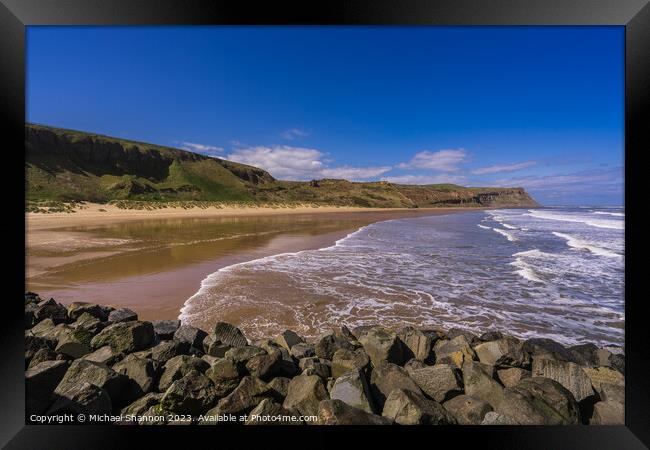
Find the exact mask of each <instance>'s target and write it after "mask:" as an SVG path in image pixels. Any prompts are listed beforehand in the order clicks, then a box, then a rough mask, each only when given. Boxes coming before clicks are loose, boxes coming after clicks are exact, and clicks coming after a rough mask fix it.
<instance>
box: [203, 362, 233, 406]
mask: <svg viewBox="0 0 650 450" xmlns="http://www.w3.org/2000/svg"><path fill="white" fill-rule="evenodd" d="M205 375H206V376H207V377H208V378H210V380H212V383H213V384H214V387H215V389H216V393H217V397H219V398H221V397H225V396H226V395H228V394H230V393H231V392H232V391H234V390H235V388H236V387H237V386H238V385H239V376H240V372H239V369H238V368H237V365H236V364H235V362H234V361H233V360H232V358H221V359H219V360H218V361H215V363H214V364H213V365H212V366H211V367H210V368H209V369H208V370H206V372H205Z"/></svg>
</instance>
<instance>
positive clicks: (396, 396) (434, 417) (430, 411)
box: [382, 389, 456, 425]
mask: <svg viewBox="0 0 650 450" xmlns="http://www.w3.org/2000/svg"><path fill="white" fill-rule="evenodd" d="M382 416H384V417H388V418H389V419H392V420H394V421H395V422H396V423H398V424H400V425H454V424H456V419H454V417H453V416H452V415H451V413H449V411H447V410H446V409H445V408H444V407H443V406H442V405H441V404H440V403H438V402H436V401H433V400H429V399H426V398H424V396H422V395H420V394H416V393H414V392H412V391H408V390H403V389H395V390H393V391H392V392H391V393H390V394H389V395H388V397H387V398H386V403H385V404H384V409H383V412H382Z"/></svg>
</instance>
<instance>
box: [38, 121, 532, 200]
mask: <svg viewBox="0 0 650 450" xmlns="http://www.w3.org/2000/svg"><path fill="white" fill-rule="evenodd" d="M25 151H26V157H25V170H26V192H27V200H28V201H43V200H51V201H64V202H70V201H91V202H98V203H106V202H109V201H113V200H137V201H155V202H178V201H210V202H239V203H310V204H323V205H340V206H362V207H381V208H389V207H393V208H395V207H397V208H400V207H404V208H414V207H435V206H536V202H535V201H534V200H533V199H532V198H531V197H530V196H529V195H528V194H527V193H526V192H525V191H524V189H522V188H466V187H462V186H456V185H452V184H434V185H424V186H414V185H401V184H394V183H388V182H384V181H379V182H359V183H357V182H350V181H346V180H332V179H325V180H313V181H282V180H276V179H275V178H273V177H272V176H271V175H270V174H269V173H268V172H266V171H264V170H262V169H259V168H257V167H252V166H248V165H245V164H239V163H235V162H232V161H226V160H223V159H219V158H213V157H209V156H204V155H199V154H196V153H192V152H188V151H185V150H179V149H175V148H170V147H162V146H158V145H153V144H146V143H142V142H135V141H128V140H124V139H117V138H113V137H108V136H102V135H97V134H91V133H85V132H80V131H73V130H64V129H59V128H52V127H46V126H42V125H33V124H27V125H26V129H25Z"/></svg>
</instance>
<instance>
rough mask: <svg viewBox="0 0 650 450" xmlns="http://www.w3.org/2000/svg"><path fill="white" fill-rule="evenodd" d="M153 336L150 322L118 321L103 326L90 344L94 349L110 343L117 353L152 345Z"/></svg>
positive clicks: (129, 351)
mask: <svg viewBox="0 0 650 450" xmlns="http://www.w3.org/2000/svg"><path fill="white" fill-rule="evenodd" d="M111 314H112V313H111ZM154 338H155V336H154V332H153V326H152V325H151V322H137V321H129V322H119V323H116V324H113V325H110V326H108V327H106V328H104V329H103V330H102V331H101V332H100V333H99V334H98V335H97V336H95V337H94V338H92V340H91V341H90V345H91V347H92V348H94V349H98V348H99V347H103V346H104V345H110V346H111V348H112V349H113V350H115V351H116V352H118V353H132V352H135V351H138V350H143V349H145V348H147V347H149V346H150V345H152V344H153V342H154Z"/></svg>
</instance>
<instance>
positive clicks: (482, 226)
mask: <svg viewBox="0 0 650 450" xmlns="http://www.w3.org/2000/svg"><path fill="white" fill-rule="evenodd" d="M478 227H479V228H483V229H485V230H491V229H492V227H486V226H485V225H481V224H480V223H479V224H478Z"/></svg>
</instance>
